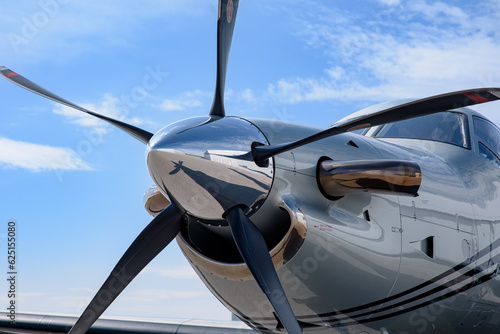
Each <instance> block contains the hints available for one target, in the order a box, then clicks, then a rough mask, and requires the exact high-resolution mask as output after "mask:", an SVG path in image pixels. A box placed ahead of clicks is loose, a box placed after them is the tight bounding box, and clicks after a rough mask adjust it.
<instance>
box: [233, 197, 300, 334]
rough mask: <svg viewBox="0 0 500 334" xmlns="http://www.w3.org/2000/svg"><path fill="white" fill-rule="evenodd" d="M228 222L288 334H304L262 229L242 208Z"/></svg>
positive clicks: (239, 247)
mask: <svg viewBox="0 0 500 334" xmlns="http://www.w3.org/2000/svg"><path fill="white" fill-rule="evenodd" d="M226 220H227V221H228V223H229V226H230V228H231V234H232V235H233V238H234V241H235V242H236V246H237V247H238V250H239V251H240V254H241V256H242V257H243V259H244V260H245V263H246V264H247V266H248V268H249V269H250V272H251V273H252V275H253V277H254V278H255V280H256V281H257V283H258V284H259V286H260V288H261V289H262V291H263V292H264V293H265V294H266V296H267V299H269V301H270V302H271V305H272V306H273V308H274V310H275V311H276V314H277V315H278V317H279V319H280V320H281V323H282V324H283V326H284V327H285V328H286V330H287V331H288V333H292V334H296V333H302V328H301V327H300V325H299V323H298V321H297V318H296V317H295V315H294V313H293V310H292V307H291V306H290V303H289V302H288V299H287V297H286V295H285V291H283V287H282V286H281V282H280V280H279V278H278V274H277V273H276V270H275V269H274V265H273V261H272V260H271V257H270V256H269V250H268V248H267V245H266V242H265V240H264V237H263V236H262V233H261V232H260V230H259V229H258V228H257V226H255V225H254V224H253V223H252V221H251V220H250V219H248V217H247V216H246V215H245V213H244V212H243V210H242V209H241V208H240V207H238V206H236V207H233V208H231V209H229V210H228V211H227V212H226Z"/></svg>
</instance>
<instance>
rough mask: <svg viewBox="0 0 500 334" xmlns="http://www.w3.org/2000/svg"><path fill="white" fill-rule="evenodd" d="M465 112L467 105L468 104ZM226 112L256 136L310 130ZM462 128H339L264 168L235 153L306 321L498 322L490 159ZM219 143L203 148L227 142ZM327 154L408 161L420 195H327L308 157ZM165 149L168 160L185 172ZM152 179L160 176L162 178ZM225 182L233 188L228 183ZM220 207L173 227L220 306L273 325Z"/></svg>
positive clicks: (498, 190)
mask: <svg viewBox="0 0 500 334" xmlns="http://www.w3.org/2000/svg"><path fill="white" fill-rule="evenodd" d="M465 112H466V113H467V115H468V117H472V114H473V112H471V111H470V110H465ZM217 122H219V121H218V120H216V121H215V122H214V124H216V123H217ZM229 122H235V124H240V122H242V123H241V124H246V125H245V126H248V128H249V129H250V130H249V132H252V133H253V132H254V130H253V128H255V129H258V131H257V132H255V133H258V136H260V135H261V134H262V138H261V141H263V140H267V141H268V142H269V143H270V144H273V145H274V144H279V143H284V142H290V141H293V140H296V139H299V138H303V137H306V136H308V135H311V134H313V133H315V132H317V131H318V129H317V128H312V127H306V126H302V125H296V124H291V123H286V122H280V121H272V120H241V119H237V118H235V119H234V121H233V120H230V121H229ZM195 123H196V122H195ZM469 124H472V121H470V122H469ZM208 125H209V126H210V123H208ZM202 126H206V125H202ZM202 126H201V127H202ZM212 126H213V124H212ZM470 131H471V134H472V129H470ZM472 138H473V139H472V142H471V147H470V149H466V148H462V147H458V146H454V145H450V144H445V143H440V142H433V141H425V140H415V139H375V138H370V137H367V136H361V135H358V134H350V133H348V134H343V135H338V136H335V137H331V138H328V139H324V140H321V141H319V142H316V143H313V144H310V145H306V146H303V147H300V148H298V149H294V150H292V151H290V152H286V153H283V154H280V155H277V156H276V157H275V158H274V163H272V164H271V165H270V167H269V168H270V169H269V168H268V169H265V170H264V171H267V172H266V173H261V172H260V171H259V170H258V169H253V167H252V168H250V167H243V168H239V169H238V168H235V167H234V166H235V165H237V164H233V166H232V167H231V168H230V170H232V171H235V174H234V175H233V176H231V177H232V178H233V179H234V177H236V176H238V175H240V177H241V182H240V183H241V184H243V185H244V186H245V187H250V188H252V189H253V190H252V191H253V192H255V191H257V192H256V193H255V195H254V197H252V198H251V199H248V201H247V202H248V206H249V207H250V209H252V205H254V206H255V207H254V208H253V209H254V212H251V214H252V215H251V219H252V221H253V222H254V223H255V224H256V225H257V226H259V229H260V230H261V231H262V232H263V234H264V236H265V237H266V241H268V246H270V249H272V251H271V256H272V259H273V262H274V264H275V267H276V268H277V272H278V275H279V277H280V279H281V282H282V285H283V287H284V289H285V291H286V293H287V296H288V299H289V301H290V303H291V306H292V308H293V310H294V312H295V314H296V316H297V318H298V320H299V321H301V324H302V326H303V328H304V331H305V332H312V333H316V332H318V333H319V332H328V333H331V332H332V331H333V329H332V327H334V328H336V330H338V331H340V332H342V331H343V330H347V329H349V330H356V329H359V330H365V331H366V332H371V331H372V330H373V332H374V333H380V332H381V331H384V330H387V331H388V332H389V333H405V332H408V333H425V332H432V331H433V330H434V329H436V328H437V329H438V330H439V331H440V332H450V333H451V332H453V333H455V332H464V333H473V332H474V331H477V332H481V333H484V332H488V330H490V331H492V330H493V329H495V328H496V325H497V322H499V321H498V320H500V318H498V319H497V311H496V310H498V306H499V305H500V304H499V302H500V300H499V299H498V297H497V296H500V286H499V284H498V278H497V276H496V271H497V263H498V256H497V254H498V250H497V248H496V245H497V244H498V242H496V239H497V237H496V229H497V228H498V224H499V223H500V221H499V217H500V214H499V213H500V179H499V177H500V171H499V169H498V168H496V167H495V166H493V165H492V164H490V163H488V161H486V160H485V159H483V158H482V157H480V156H479V154H478V152H477V147H476V146H477V144H476V143H475V139H474V136H472ZM252 140H253V139H252ZM152 142H154V141H152ZM193 142H195V140H193ZM247 144H248V143H243V144H242V147H244V146H245V145H247ZM210 145H211V146H210V147H212V150H214V147H217V145H216V143H215V142H212V143H210ZM220 147H221V149H220V150H219V151H212V153H213V152H215V154H218V155H235V154H236V153H234V154H233V153H230V152H227V150H226V149H225V148H224V145H221V146H220ZM228 147H229V146H228ZM247 147H248V146H247ZM237 150H238V149H237ZM217 152H218V153H217ZM221 152H222V153H221ZM209 153H210V152H204V151H203V152H201V153H199V155H200V156H201V155H206V154H209ZM237 153H238V154H240V153H241V150H239V152H237ZM182 154H184V153H182ZM176 157H177V158H178V156H176ZM186 157H187V156H186ZM325 157H327V158H329V159H331V160H334V161H352V160H365V161H367V160H384V159H387V160H395V159H399V160H405V161H412V162H415V163H417V164H418V165H419V166H420V168H421V172H422V183H421V185H420V189H419V191H418V196H417V197H409V196H399V195H397V194H394V195H393V194H388V195H385V194H372V193H357V194H349V195H346V196H344V197H342V198H340V199H336V200H330V199H327V198H325V196H324V195H323V194H322V193H321V191H320V189H319V187H318V184H317V175H316V174H317V165H318V161H320V159H322V158H325ZM205 158H207V157H206V156H205ZM218 159H219V160H221V159H230V158H228V157H222V158H220V157H219V158H218ZM184 160H186V159H184ZM212 160H215V161H219V160H217V159H212ZM170 161H172V166H170V167H169V168H171V169H172V172H175V173H186V175H187V176H189V175H188V173H194V171H192V170H189V171H188V170H186V169H185V168H187V167H185V166H184V165H182V164H181V165H179V161H175V160H174V159H170ZM174 162H175V163H174ZM226 163H227V161H226ZM148 165H150V163H149V158H148ZM195 165H196V163H194V164H193V165H192V166H195ZM190 168H192V167H190ZM207 170H209V169H207ZM211 170H213V168H212V169H211ZM198 172H199V171H198ZM218 175H220V173H219V174H218ZM271 181H272V182H271ZM210 182H211V183H213V184H212V186H213V187H218V189H219V190H220V191H221V192H224V191H225V190H224V187H223V186H224V184H225V183H224V180H223V178H221V179H219V180H217V177H216V176H214V177H213V178H211V179H210ZM233 183H234V182H233ZM157 186H158V187H159V188H160V189H161V187H162V186H163V187H165V189H166V190H168V188H169V187H168V186H165V185H162V184H161V183H160V182H157ZM268 186H270V188H269V192H268V193H267V187H268ZM256 189H257V190H256ZM234 191H235V193H234V194H232V195H231V196H235V194H237V193H238V191H237V190H234ZM225 195H227V193H225ZM241 196H243V197H241V198H245V197H244V194H241ZM174 197H175V196H174ZM214 198H215V200H217V196H215V197H214ZM241 198H239V199H237V200H236V201H240V202H241ZM263 199H265V201H262V200H263ZM225 200H226V199H225ZM257 202H258V204H255V203H257ZM277 207H280V208H281V209H280V210H277ZM224 209H227V208H224ZM188 211H189V210H188ZM222 211H223V210H215V212H212V211H210V210H209V208H208V209H205V210H204V211H203V212H202V214H205V217H203V216H202V217H201V218H207V219H198V218H200V217H199V216H200V215H199V214H198V215H194V214H193V215H192V216H191V217H190V218H189V219H188V220H190V221H189V222H188V224H187V227H186V228H185V230H183V231H181V233H180V235H179V236H178V238H177V239H178V242H179V245H180V247H181V249H182V250H183V252H184V254H185V255H186V257H187V258H188V260H189V261H190V263H191V264H192V266H193V268H194V269H195V270H196V272H197V273H198V275H199V276H200V278H201V279H202V280H203V281H204V283H205V284H206V285H207V287H208V288H209V289H210V290H211V291H212V292H213V293H214V295H215V296H216V297H217V298H218V299H219V300H220V301H221V302H222V303H223V304H224V305H225V306H226V307H227V308H228V309H230V310H231V311H232V312H233V313H235V314H236V315H237V316H239V317H240V318H241V319H243V320H244V321H245V322H247V323H248V324H249V325H251V326H252V327H254V328H256V329H258V330H260V331H277V328H279V324H278V322H277V320H276V318H275V317H273V316H272V308H271V306H270V305H269V303H268V301H267V299H266V297H265V295H264V294H262V292H261V291H260V289H259V287H258V285H257V284H256V283H255V281H254V280H253V279H252V277H251V275H249V272H248V269H247V268H246V265H245V264H244V263H243V261H240V260H239V259H238V257H237V256H236V257H230V256H227V255H226V254H227V253H229V252H231V251H232V252H234V248H233V249H232V248H231V247H234V246H232V245H231V243H230V242H226V241H227V240H229V239H230V237H229V235H230V232H229V228H228V227H227V225H226V224H224V223H223V221H222V220H220V219H217V218H218V215H219V214H220V213H221V212H222ZM197 217H198V218H197ZM207 239H208V240H207ZM210 242H212V243H216V244H218V245H220V246H219V248H218V250H217V252H214V251H211V250H210V251H205V250H207V249H208V248H209V247H207V245H206V244H207V243H210ZM225 243H227V245H226V244H225Z"/></svg>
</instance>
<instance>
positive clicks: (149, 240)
mask: <svg viewBox="0 0 500 334" xmlns="http://www.w3.org/2000/svg"><path fill="white" fill-rule="evenodd" d="M181 216H182V212H181V211H180V210H179V209H178V208H177V207H176V206H174V205H169V206H168V207H166V208H165V210H163V211H162V212H161V213H160V214H159V215H158V216H156V217H155V218H154V219H153V220H152V221H151V223H149V225H148V226H146V228H145V229H144V230H143V231H142V232H141V234H139V236H138V237H137V238H136V239H135V240H134V242H133V243H132V245H130V247H129V248H128V249H127V251H126V252H125V254H123V256H122V258H121V259H120V261H118V263H117V264H116V266H115V268H114V269H113V271H112V272H111V274H110V275H109V277H108V278H107V279H106V281H105V282H104V284H103V285H102V287H101V288H100V289H99V291H98V292H97V294H96V295H95V297H94V298H93V299H92V301H91V302H90V304H89V305H88V306H87V308H86V309H85V311H84V312H83V313H82V315H81V316H80V318H79V319H78V320H77V322H76V323H75V325H74V326H73V328H71V330H70V331H69V333H70V334H83V333H85V332H87V330H88V329H89V328H90V326H92V324H93V323H94V322H95V321H96V320H97V318H99V316H100V315H101V314H102V313H103V312H104V311H105V310H106V309H107V308H108V306H109V305H111V303H112V302H113V301H114V300H115V298H116V297H118V295H119V294H120V293H121V292H122V291H123V290H124V289H125V287H127V285H128V284H129V283H130V282H131V281H132V280H133V279H134V278H135V276H137V274H139V272H141V270H142V269H144V267H146V265H147V264H148V263H149V262H151V260H153V259H154V258H155V257H156V255H158V254H159V253H160V252H161V251H162V250H163V249H164V248H165V247H167V245H168V244H169V243H170V242H171V241H172V240H173V239H174V238H175V237H176V236H177V234H178V233H179V230H180V224H181Z"/></svg>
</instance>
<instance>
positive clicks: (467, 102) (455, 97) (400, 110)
mask: <svg viewBox="0 0 500 334" xmlns="http://www.w3.org/2000/svg"><path fill="white" fill-rule="evenodd" d="M498 99H500V88H480V89H471V90H463V91H458V92H452V93H446V94H442V95H436V96H431V97H427V98H424V99H420V100H416V101H412V102H408V103H405V104H401V105H398V106H395V107H391V108H388V109H385V110H382V111H378V112H375V113H372V114H369V115H365V116H361V117H357V118H354V119H349V120H346V121H345V122H342V123H341V124H335V125H334V126H332V127H330V128H328V129H326V130H324V131H321V132H318V133H316V134H314V135H312V136H310V137H306V138H303V139H300V140H298V141H295V142H292V143H284V144H279V145H271V146H264V145H261V146H255V147H254V148H253V149H252V154H253V158H254V161H255V162H256V164H257V165H259V166H261V165H263V164H264V163H265V162H266V160H267V159H269V158H271V157H273V156H275V155H276V154H280V153H283V152H286V151H289V150H292V149H294V148H297V147H300V146H303V145H306V144H310V143H312V142H315V141H317V140H320V139H324V138H327V137H331V136H335V135H338V134H340V133H345V132H349V131H354V130H358V129H363V128H368V127H371V126H376V125H381V124H386V123H392V122H397V121H403V120H406V119H410V118H415V117H420V116H425V115H429V114H433V113H437V112H440V111H446V110H450V109H456V108H461V107H466V106H471V105H474V104H479V103H485V102H491V101H495V100H498Z"/></svg>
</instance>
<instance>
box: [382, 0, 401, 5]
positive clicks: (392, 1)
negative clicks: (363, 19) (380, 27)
mask: <svg viewBox="0 0 500 334" xmlns="http://www.w3.org/2000/svg"><path fill="white" fill-rule="evenodd" d="M378 1H379V2H380V3H382V4H384V5H388V6H396V5H399V4H400V2H401V1H400V0H378Z"/></svg>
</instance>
